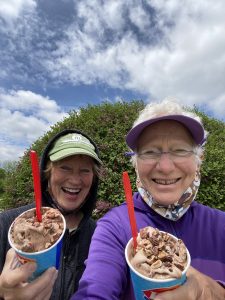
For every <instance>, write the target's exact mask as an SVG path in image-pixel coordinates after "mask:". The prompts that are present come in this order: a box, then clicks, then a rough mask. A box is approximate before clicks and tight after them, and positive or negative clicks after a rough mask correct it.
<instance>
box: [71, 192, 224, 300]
mask: <svg viewBox="0 0 225 300" xmlns="http://www.w3.org/2000/svg"><path fill="white" fill-rule="evenodd" d="M133 198H134V206H135V216H136V220H137V227H138V230H139V229H140V228H143V227H145V226H153V227H157V228H158V229H159V230H163V231H167V232H169V233H171V234H173V235H175V236H177V237H178V238H180V239H182V240H183V241H184V243H185V245H186V246H187V248H188V250H189V252H190V255H191V265H192V266H193V267H194V268H196V269H198V270H199V271H200V272H202V273H204V274H206V275H208V276H210V277H212V278H214V279H215V280H220V281H223V282H225V212H223V211H219V210H216V209H212V208H209V207H207V206H204V205H202V204H199V203H197V202H193V203H192V204H191V207H190V208H189V210H188V211H187V212H186V214H185V215H184V216H183V217H182V218H181V219H179V220H178V221H176V222H174V221H170V220H167V219H165V218H164V217H161V216H160V215H159V214H157V213H155V212H154V211H153V210H152V209H151V208H150V207H149V206H148V205H147V204H146V203H145V202H144V201H143V200H142V198H141V196H140V194H139V193H135V194H134V197H133ZM130 238H131V230H130V224H129V217H128V212H127V206H126V203H124V204H122V205H120V206H119V207H115V208H113V209H112V210H111V211H110V212H108V213H107V214H106V215H105V216H104V217H103V218H102V219H100V220H99V221H98V225H97V229H96V230H95V233H94V235H93V238H92V243H91V246H90V251H89V256H88V260H87V267H86V270H85V272H84V274H83V277H82V279H81V281H80V285H79V289H78V291H77V293H76V294H75V295H74V296H73V297H72V298H71V300H83V299H85V300H89V299H92V300H94V299H95V300H96V299H98V300H100V299H101V300H118V299H123V300H124V299H126V300H133V299H134V295H133V290H132V285H131V281H130V275H129V270H128V267H127V265H126V261H125V256H124V249H125V246H126V244H127V242H128V240H129V239H130Z"/></svg>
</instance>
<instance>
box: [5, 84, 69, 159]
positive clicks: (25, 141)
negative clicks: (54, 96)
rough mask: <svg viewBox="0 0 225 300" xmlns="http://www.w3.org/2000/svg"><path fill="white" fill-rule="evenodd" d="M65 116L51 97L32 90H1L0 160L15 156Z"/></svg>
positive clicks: (18, 155)
mask: <svg viewBox="0 0 225 300" xmlns="http://www.w3.org/2000/svg"><path fill="white" fill-rule="evenodd" d="M66 116H68V115H67V114H65V113H63V112H62V111H61V109H60V107H59V106H58V105H57V104H56V102H55V101H54V100H51V99H49V98H48V97H43V96H41V95H38V94H35V93H33V92H31V91H23V90H19V91H14V90H13V91H9V92H6V91H3V90H1V91H0V128H1V134H0V149H2V151H1V159H0V160H1V162H3V161H6V160H16V159H17V158H18V157H20V156H22V153H23V152H24V150H25V148H28V147H29V146H30V145H31V144H32V143H33V142H34V141H35V140H36V139H38V138H39V137H40V136H42V135H43V134H44V133H45V132H46V131H47V130H49V129H50V126H51V125H53V124H55V123H56V122H58V121H60V120H62V119H63V118H64V117H66Z"/></svg>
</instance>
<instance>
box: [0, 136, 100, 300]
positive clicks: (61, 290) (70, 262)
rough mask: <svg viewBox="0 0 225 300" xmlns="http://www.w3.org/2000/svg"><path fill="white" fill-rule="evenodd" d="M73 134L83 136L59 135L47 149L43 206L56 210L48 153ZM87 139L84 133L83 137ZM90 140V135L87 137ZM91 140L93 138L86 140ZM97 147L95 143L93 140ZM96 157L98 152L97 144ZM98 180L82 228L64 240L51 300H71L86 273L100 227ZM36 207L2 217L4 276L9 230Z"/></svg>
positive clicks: (0, 250)
mask: <svg viewBox="0 0 225 300" xmlns="http://www.w3.org/2000/svg"><path fill="white" fill-rule="evenodd" d="M71 132H78V133H79V132H80V131H78V130H64V131H62V132H60V133H59V134H57V135H56V136H55V137H54V138H53V139H52V140H51V141H50V142H49V143H48V145H47V146H46V148H45V150H44V152H43V155H42V158H41V163H40V174H41V187H42V204H43V206H53V207H55V204H54V202H53V201H52V198H51V196H50V194H49V193H48V191H47V180H46V179H45V176H44V173H43V171H44V169H45V167H46V163H47V161H48V153H49V151H50V150H51V148H52V146H53V144H54V142H55V140H56V139H58V137H59V136H62V135H65V134H67V133H71ZM82 134H83V135H85V134H84V133H82ZM85 136H86V135H85ZM86 137H87V138H88V139H89V140H90V138H89V137H88V136H86ZM90 141H91V142H92V143H93V144H94V142H93V141H92V140H90ZM94 146H95V149H96V153H97V154H98V149H97V147H96V145H95V144H94ZM97 188H98V179H96V180H95V182H94V183H93V184H92V187H91V190H90V195H89V197H88V199H87V201H86V202H85V204H84V205H83V207H82V211H83V213H84V217H83V219H82V221H81V223H80V224H79V227H78V228H77V229H76V230H75V231H73V232H72V233H70V232H69V230H68V229H67V230H66V233H65V236H64V238H63V246H62V252H61V261H60V268H59V273H58V277H57V279H56V282H55V286H54V288H53V293H52V295H51V298H50V299H51V300H53V299H54V300H56V299H57V300H67V299H70V296H71V295H72V294H73V293H74V292H75V291H76V290H77V288H78V283H79V280H80V278H81V275H82V274H83V271H84V269H85V265H84V261H85V259H86V258H87V256H88V251H89V245H90V241H91V237H92V235H93V233H94V230H95V227H96V224H95V221H94V220H93V219H91V214H92V211H93V209H94V207H95V203H96V197H97ZM33 206H34V205H33V204H30V205H26V206H23V207H20V208H15V209H11V210H8V211H5V212H2V213H1V214H0V244H1V247H0V272H2V269H3V266H4V262H5V256H6V252H7V250H8V249H9V248H10V246H9V243H8V238H7V235H8V229H9V226H10V225H11V223H12V221H13V220H14V219H15V218H16V217H17V216H18V215H19V214H21V213H22V212H23V211H25V210H27V209H30V208H31V207H33Z"/></svg>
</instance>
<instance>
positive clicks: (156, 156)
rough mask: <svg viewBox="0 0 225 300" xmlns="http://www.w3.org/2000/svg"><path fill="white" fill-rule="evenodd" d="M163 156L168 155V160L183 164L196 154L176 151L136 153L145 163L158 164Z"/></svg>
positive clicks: (192, 151)
mask: <svg viewBox="0 0 225 300" xmlns="http://www.w3.org/2000/svg"><path fill="white" fill-rule="evenodd" d="M163 154H168V155H169V157H170V159H171V160H172V161H174V162H177V163H179V162H184V161H185V160H186V158H188V157H190V156H192V155H193V154H196V153H195V151H194V150H185V149H177V150H171V151H152V150H151V151H146V152H144V153H138V154H137V156H138V158H140V159H142V160H144V161H145V162H146V163H155V162H158V161H159V160H160V158H161V156H162V155H163Z"/></svg>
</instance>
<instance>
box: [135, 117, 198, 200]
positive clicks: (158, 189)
mask: <svg viewBox="0 0 225 300" xmlns="http://www.w3.org/2000/svg"><path fill="white" fill-rule="evenodd" d="M175 150H176V151H180V150H187V151H192V150H193V139H192V136H191V134H190V133H189V131H188V130H187V129H186V128H185V127H184V126H183V125H182V124H181V123H179V122H177V121H172V120H163V121H159V122H156V123H154V124H152V125H150V126H148V127H147V128H146V129H144V131H143V132H142V134H141V135H140V137H139V139H138V147H137V153H138V154H142V153H147V152H148V153H150V152H151V153H152V152H168V151H175ZM136 169H137V172H138V175H139V178H140V180H141V183H142V185H143V186H144V188H145V189H146V190H147V191H149V192H150V193H151V195H152V197H153V199H154V200H155V201H156V202H157V203H159V204H162V205H169V204H173V203H175V202H177V201H178V200H179V199H180V197H181V196H182V194H183V193H184V191H185V190H186V189H187V188H188V187H189V186H190V185H191V183H192V181H193V180H194V178H195V174H196V170H197V169H198V163H197V159H196V157H195V155H194V154H193V153H191V154H190V155H188V156H187V157H182V158H181V159H176V158H175V159H174V157H172V156H171V155H170V154H169V153H164V154H162V155H161V157H160V158H159V159H158V160H155V161H154V160H148V159H142V157H141V155H140V156H137V164H136Z"/></svg>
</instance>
